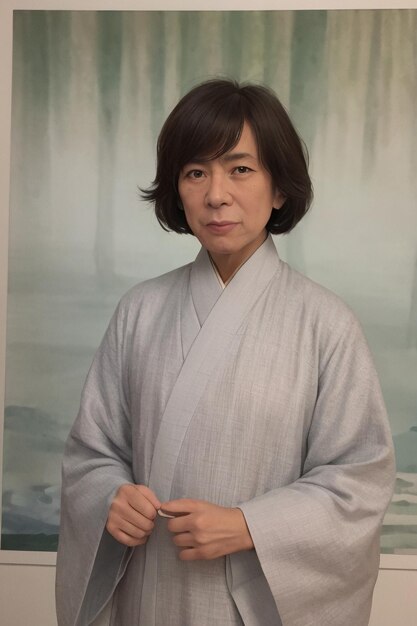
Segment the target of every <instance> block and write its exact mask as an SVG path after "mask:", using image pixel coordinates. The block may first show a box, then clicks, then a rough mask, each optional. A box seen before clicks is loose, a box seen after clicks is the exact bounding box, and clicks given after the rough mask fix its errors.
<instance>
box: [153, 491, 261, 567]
mask: <svg viewBox="0 0 417 626" xmlns="http://www.w3.org/2000/svg"><path fill="white" fill-rule="evenodd" d="M161 509H162V511H163V512H164V513H167V514H168V515H175V516H176V517H175V518H174V519H170V520H169V521H167V527H168V530H169V531H170V532H172V533H173V534H174V536H173V538H172V540H173V542H174V543H175V545H176V546H178V547H179V548H180V553H179V557H180V559H181V560H182V561H195V560H199V559H202V560H209V559H216V558H218V557H220V556H224V555H225V554H232V553H234V552H239V551H241V550H251V549H252V548H253V547H254V546H253V542H252V538H251V536H250V533H249V530H248V527H247V525H246V521H245V517H244V515H243V513H242V511H241V510H240V509H238V508H227V507H223V506H218V505H217V504H211V503H210V502H206V501H204V500H191V499H188V498H182V499H180V500H171V502H166V503H164V504H162V505H161ZM177 516H178V517H177Z"/></svg>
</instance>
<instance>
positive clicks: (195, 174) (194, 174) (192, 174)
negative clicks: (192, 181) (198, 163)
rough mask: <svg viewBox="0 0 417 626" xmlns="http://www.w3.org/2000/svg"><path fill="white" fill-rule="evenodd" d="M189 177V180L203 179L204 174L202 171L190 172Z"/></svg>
mask: <svg viewBox="0 0 417 626" xmlns="http://www.w3.org/2000/svg"><path fill="white" fill-rule="evenodd" d="M187 176H188V177H189V178H201V177H202V176H203V172H202V171H201V170H191V171H190V172H188V174H187Z"/></svg>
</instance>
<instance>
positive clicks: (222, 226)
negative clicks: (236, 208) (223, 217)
mask: <svg viewBox="0 0 417 626" xmlns="http://www.w3.org/2000/svg"><path fill="white" fill-rule="evenodd" d="M236 225H237V222H209V224H207V227H206V228H208V229H209V231H210V232H212V233H215V234H218V235H223V234H225V233H229V232H230V231H231V230H233V229H234V227H235V226H236Z"/></svg>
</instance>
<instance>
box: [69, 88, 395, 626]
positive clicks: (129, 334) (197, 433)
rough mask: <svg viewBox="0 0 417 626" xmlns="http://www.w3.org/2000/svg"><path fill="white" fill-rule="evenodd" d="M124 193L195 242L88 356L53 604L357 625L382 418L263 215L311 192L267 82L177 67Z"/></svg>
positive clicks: (372, 547) (366, 607) (74, 610)
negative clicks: (175, 100) (187, 84)
mask: <svg viewBox="0 0 417 626" xmlns="http://www.w3.org/2000/svg"><path fill="white" fill-rule="evenodd" d="M144 196H145V198H147V199H148V200H151V201H153V202H154V203H155V210H156V215H157V218H158V220H159V221H160V223H161V225H162V226H163V227H164V228H166V229H169V230H174V231H177V232H179V233H191V234H193V235H194V236H196V237H197V238H198V239H199V241H200V243H201V244H202V249H201V251H200V253H199V255H198V256H197V259H196V260H195V262H194V263H192V264H190V265H187V266H185V267H182V268H179V269H178V270H175V271H173V272H170V273H169V274H165V275H164V276H161V277H159V278H156V279H153V280H150V281H147V282H145V283H143V284H141V285H138V286H136V287H134V288H133V289H132V290H131V291H130V292H129V293H128V294H127V295H126V296H125V297H124V298H123V299H122V301H121V303H120V304H119V306H118V308H117V310H116V312H115V314H114V317H113V319H112V321H111V322H110V325H109V328H108V330H107V333H106V335H105V337H104V339H103V342H102V344H101V346H100V348H99V350H98V352H97V355H96V357H95V359H94V362H93V365H92V368H91V370H90V373H89V375H88V378H87V382H86V385H85V388H84V391H83V397H82V402H81V409H80V413H79V415H78V417H77V420H76V422H75V424H74V427H73V429H72V431H71V434H70V437H69V440H68V444H67V448H66V454H65V459H64V466H63V477H64V482H63V501H62V528H61V538H60V547H59V553H58V565H57V606H58V621H59V624H60V625H68V626H69V625H71V626H73V625H75V624H77V625H85V624H89V623H91V621H92V620H93V619H94V617H95V616H96V615H97V613H98V612H99V611H100V610H101V608H102V607H103V606H104V604H105V603H106V602H107V601H108V599H109V598H110V596H111V595H112V594H113V592H114V596H113V607H112V624H114V625H123V626H134V625H137V624H140V625H141V626H152V625H156V626H160V625H164V626H165V625H173V626H174V625H175V626H194V625H196V626H197V625H198V626H205V625H207V626H209V625H210V626H211V625H216V624H218V625H224V626H226V625H229V624H245V626H255V625H259V626H260V625H262V626H264V625H269V624H271V625H272V624H273V625H277V626H279V625H280V624H283V625H284V626H309V625H310V626H319V625H320V626H326V625H329V626H330V625H331V626H346V625H347V624H354V625H355V626H365V625H366V624H367V623H368V619H369V613H370V607H371V600H372V590H373V586H374V583H375V580H376V576H377V572H378V560H379V530H380V526H381V522H382V518H383V514H384V512H385V509H386V507H387V505H388V502H389V499H390V496H391V492H392V483H393V474H394V468H393V455H392V445H391V438H390V434H389V428H388V424H387V419H386V414H385V409H384V406H383V400H382V397H381V392H380V389H379V385H378V381H377V378H376V374H375V371H374V368H373V365H372V362H371V358H370V355H369V351H368V348H367V345H366V342H365V340H364V338H363V335H362V332H361V330H360V328H359V325H358V323H357V321H356V319H355V317H354V316H353V314H352V313H351V311H350V310H349V309H347V307H346V306H345V305H344V304H343V303H342V302H341V301H340V300H339V299H338V298H337V297H336V296H335V295H333V294H331V293H330V292H328V291H327V290H325V289H324V288H322V287H320V286H318V285H316V284H315V283H313V282H312V281H310V280H308V279H307V278H305V277H303V276H302V275H300V274H298V273H297V272H295V271H293V270H291V269H290V268H289V267H288V266H287V265H286V264H285V263H283V262H281V261H280V260H279V257H278V255H277V252H276V249H275V246H274V244H273V242H272V238H271V236H270V234H269V233H275V234H276V233H284V232H288V231H290V230H291V229H292V228H293V227H294V226H295V225H296V224H297V222H298V221H299V220H300V219H301V218H302V217H303V216H304V214H305V213H306V212H307V210H308V208H309V205H310V202H311V198H312V190H311V183H310V179H309V176H308V172H307V167H306V161H305V157H304V154H303V149H302V144H301V142H300V139H299V138H298V136H297V133H296V131H295V130H294V128H293V126H292V124H291V121H290V120H289V118H288V116H287V114H286V112H285V110H284V109H283V107H282V106H281V104H280V103H279V101H278V99H277V98H276V96H275V95H274V94H273V93H272V92H271V91H269V90H267V89H265V88H262V87H259V86H254V85H246V86H239V85H238V84H236V83H234V82H231V81H224V80H214V81H209V82H207V83H203V84H202V85H200V86H198V87H196V88H194V89H193V90H192V91H191V92H190V93H188V94H187V95H186V96H185V97H184V98H183V99H182V100H181V101H180V102H179V104H178V105H177V106H176V107H175V109H174V110H173V111H172V113H171V114H170V116H169V117H168V119H167V121H166V123H165V125H164V127H163V129H162V131H161V134H160V137H159V140H158V163H157V174H156V179H155V182H154V185H153V187H152V188H151V189H150V190H148V191H146V192H144ZM158 513H159V514H158ZM164 517H165V518H166V517H168V518H169V519H164Z"/></svg>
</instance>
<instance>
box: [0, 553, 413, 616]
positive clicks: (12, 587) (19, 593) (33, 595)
mask: <svg viewBox="0 0 417 626" xmlns="http://www.w3.org/2000/svg"><path fill="white" fill-rule="evenodd" d="M54 577H55V567H53V566H47V565H44V566H38V565H0V614H1V618H0V620H1V624H2V626H56V618H55V605H54ZM105 623H106V620H105V619H102V620H100V626H104V624H105ZM416 623H417V571H404V570H381V571H380V574H379V578H378V582H377V584H376V588H375V594H374V605H373V609H372V616H371V622H370V626H414V624H416ZM97 626H99V624H97ZM129 626H130V625H129ZM196 626H197V625H196ZM317 626H320V625H319V624H317ZM346 626H355V625H354V624H346Z"/></svg>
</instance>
